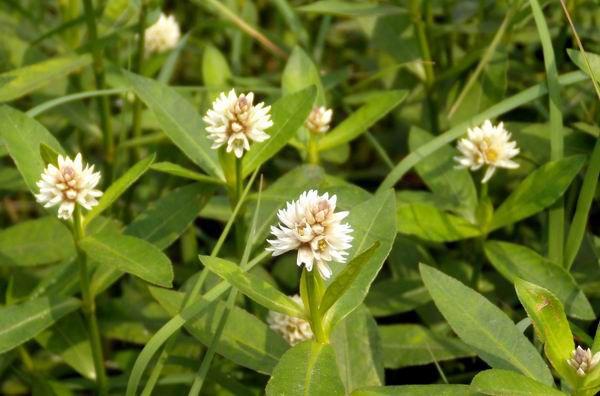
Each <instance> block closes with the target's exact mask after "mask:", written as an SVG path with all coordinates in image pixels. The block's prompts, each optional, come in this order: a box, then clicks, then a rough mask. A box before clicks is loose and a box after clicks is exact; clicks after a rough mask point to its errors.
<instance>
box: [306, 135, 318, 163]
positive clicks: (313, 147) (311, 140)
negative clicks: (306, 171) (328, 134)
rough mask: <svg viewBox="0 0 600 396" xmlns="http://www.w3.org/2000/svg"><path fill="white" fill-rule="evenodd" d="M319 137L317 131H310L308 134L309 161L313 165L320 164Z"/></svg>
mask: <svg viewBox="0 0 600 396" xmlns="http://www.w3.org/2000/svg"><path fill="white" fill-rule="evenodd" d="M318 139H319V137H318V136H317V134H316V133H313V132H310V133H309V135H308V147H307V153H308V157H307V158H308V163H309V164H311V165H318V164H319V140H318Z"/></svg>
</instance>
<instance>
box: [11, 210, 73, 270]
mask: <svg viewBox="0 0 600 396" xmlns="http://www.w3.org/2000/svg"><path fill="white" fill-rule="evenodd" d="M74 256H75V245H74V244H73V237H72V236H71V233H70V232H69V230H68V228H67V227H66V226H65V225H64V224H63V223H61V222H60V221H59V220H58V219H57V218H56V217H50V216H48V217H43V218H41V219H37V220H28V221H24V222H22V223H19V224H17V225H14V226H12V227H8V228H5V229H4V230H2V231H0V267H1V266H3V265H7V266H19V267H21V266H33V265H42V264H49V263H56V262H59V261H63V260H66V259H68V258H70V257H74Z"/></svg>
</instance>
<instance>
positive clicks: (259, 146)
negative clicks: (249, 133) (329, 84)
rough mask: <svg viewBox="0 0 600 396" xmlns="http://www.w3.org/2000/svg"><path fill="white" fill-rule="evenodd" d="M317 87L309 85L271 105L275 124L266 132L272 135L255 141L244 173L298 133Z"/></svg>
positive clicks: (259, 163) (245, 161) (269, 156)
mask: <svg viewBox="0 0 600 396" xmlns="http://www.w3.org/2000/svg"><path fill="white" fill-rule="evenodd" d="M315 95H316V89H315V87H312V86H311V87H308V88H305V89H303V90H302V91H299V92H296V93H293V94H289V95H286V96H284V97H283V98H281V99H279V100H278V101H277V102H275V103H274V104H273V105H272V106H271V118H272V120H273V126H272V127H271V128H269V129H268V130H267V131H266V132H267V133H268V134H269V135H270V137H269V138H268V139H267V140H265V141H264V142H260V143H253V144H252V146H251V148H250V151H248V152H247V153H246V155H245V156H244V161H243V164H244V165H243V171H242V173H243V175H244V176H248V175H249V174H250V173H252V172H253V171H254V170H255V169H256V168H258V167H259V166H260V165H262V164H263V163H265V162H266V161H268V160H269V159H270V158H271V157H273V156H274V155H275V154H277V152H278V151H279V150H281V149H282V148H283V147H284V146H285V145H286V144H287V143H288V141H289V140H290V139H291V138H292V137H293V136H294V135H295V134H296V131H298V128H300V127H301V126H302V125H303V124H304V121H306V119H307V118H308V115H309V113H310V111H311V110H312V107H313V103H314V102H315Z"/></svg>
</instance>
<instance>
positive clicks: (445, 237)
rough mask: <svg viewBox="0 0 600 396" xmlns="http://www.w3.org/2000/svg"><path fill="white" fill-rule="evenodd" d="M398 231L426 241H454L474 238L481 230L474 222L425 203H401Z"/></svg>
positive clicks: (398, 212) (397, 214) (398, 213)
mask: <svg viewBox="0 0 600 396" xmlns="http://www.w3.org/2000/svg"><path fill="white" fill-rule="evenodd" d="M396 216H397V217H398V220H397V224H398V232H399V233H401V234H407V235H414V236H416V237H419V238H421V239H424V240H426V241H432V242H452V241H458V240H461V239H467V238H473V237H476V236H478V235H480V234H481V230H480V229H479V228H477V227H476V226H475V225H473V224H472V223H470V222H468V221H467V220H465V219H463V218H462V217H458V216H456V215H453V214H451V213H446V212H444V211H442V210H440V209H438V208H436V207H435V206H433V205H429V204H425V203H411V204H399V205H398V210H397V213H396Z"/></svg>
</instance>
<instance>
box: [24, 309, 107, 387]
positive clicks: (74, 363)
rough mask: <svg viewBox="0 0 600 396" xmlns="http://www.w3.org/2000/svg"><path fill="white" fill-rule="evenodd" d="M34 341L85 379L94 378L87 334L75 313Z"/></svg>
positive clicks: (94, 371)
mask: <svg viewBox="0 0 600 396" xmlns="http://www.w3.org/2000/svg"><path fill="white" fill-rule="evenodd" d="M35 340H36V341H37V342H38V343H39V344H40V345H41V346H42V347H43V348H44V349H46V350H47V351H49V352H51V353H53V354H55V355H58V356H60V357H61V358H62V359H63V360H64V361H65V363H67V364H68V365H69V366H71V367H72V368H73V369H75V371H77V372H78V373H79V374H81V375H83V376H84V377H85V378H88V379H95V378H96V370H95V368H94V361H93V359H92V347H91V345H90V342H89V340H88V332H87V329H86V327H85V324H84V323H83V320H82V319H81V316H80V315H79V314H78V313H77V312H74V313H72V314H70V315H68V316H65V317H64V318H62V319H61V320H59V321H58V322H57V323H56V324H55V325H54V326H52V327H51V328H49V329H47V330H45V331H43V332H42V333H40V334H38V335H37V336H36V337H35Z"/></svg>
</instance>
